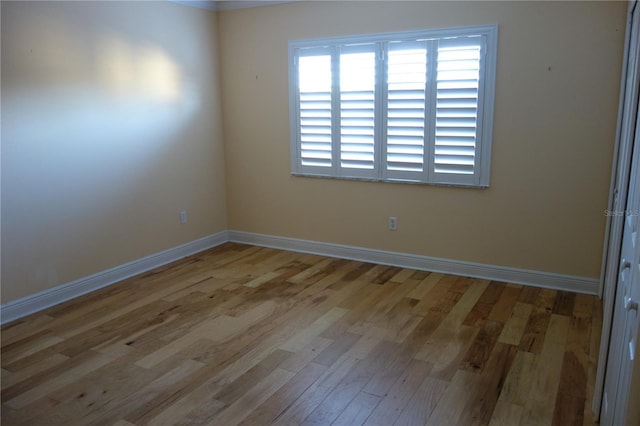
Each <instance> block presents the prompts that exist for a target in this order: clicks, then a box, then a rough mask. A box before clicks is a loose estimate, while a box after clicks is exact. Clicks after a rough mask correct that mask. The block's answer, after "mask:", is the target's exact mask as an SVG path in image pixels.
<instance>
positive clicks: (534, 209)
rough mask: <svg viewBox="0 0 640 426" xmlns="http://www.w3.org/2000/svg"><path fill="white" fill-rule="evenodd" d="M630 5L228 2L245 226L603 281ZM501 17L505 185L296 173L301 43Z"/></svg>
mask: <svg viewBox="0 0 640 426" xmlns="http://www.w3.org/2000/svg"><path fill="white" fill-rule="evenodd" d="M625 12H626V3H624V2H604V3H598V2H566V3H558V2H503V1H500V2H482V1H477V2H468V3H467V2H454V1H447V2H441V3H439V2H430V1H429V2H406V3H405V2H397V1H393V2H371V3H368V2H302V3H294V4H284V5H275V6H268V7H260V8H253V9H242V10H233V11H225V12H222V13H220V14H219V17H218V24H219V34H220V52H221V66H222V68H221V69H222V87H223V90H222V94H223V105H224V126H223V127H224V139H225V150H226V158H227V163H226V165H227V193H228V198H227V202H228V216H229V227H230V229H236V230H242V231H249V232H258V233H264V234H273V235H279V236H286V237H295V238H303V239H309V240H317V241H325V242H330V243H339V244H348V245H354V246H363V247H368V248H374V249H383V250H392V251H399V252H405V253H413V254H419V255H426V256H435V257H442V258H450V259H457V260H463V261H472V262H481V263H487V264H494V265H503V266H511V267H518V268H526V269H533V270H539V271H546V272H553V273H561V274H570V275H577V276H584V277H591V278H597V277H598V276H599V273H600V263H601V253H602V244H603V234H604V226H605V217H604V213H603V210H604V209H605V208H606V206H607V197H608V186H609V178H610V171H611V167H610V166H611V156H612V149H613V145H614V139H615V126H616V116H617V106H618V94H619V84H620V68H621V61H622V46H623V41H624V33H625ZM492 23H497V24H498V25H499V42H498V43H499V50H498V69H497V84H496V86H497V88H496V102H495V104H496V106H495V125H494V141H493V155H492V170H491V187H490V188H489V189H487V190H478V189H461V188H445V187H434V186H417V185H402V184H383V183H369V182H354V181H340V180H329V179H313V178H301V177H292V176H291V175H290V165H289V116H288V89H287V41H288V40H293V39H304V38H312V37H327V36H337V35H350V34H361V33H369V32H385V31H401V30H415V29H424V28H439V27H450V26H462V25H476V24H492ZM391 215H393V216H397V217H398V226H399V229H398V231H396V232H392V231H389V230H387V218H388V216H391Z"/></svg>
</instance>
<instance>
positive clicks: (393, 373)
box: [1, 243, 602, 426]
mask: <svg viewBox="0 0 640 426" xmlns="http://www.w3.org/2000/svg"><path fill="white" fill-rule="evenodd" d="M601 324H602V306H601V304H600V301H599V300H598V299H597V298H596V297H593V296H585V295H577V294H572V293H568V292H563V291H555V290H548V289H537V288H532V287H525V286H521V285H516V284H511V283H503V282H494V281H492V282H489V281H487V280H479V279H473V278H468V277H459V276H453V275H447V274H442V273H429V272H425V271H416V270H411V269H403V268H397V267H392V266H385V265H374V264H369V263H364V262H357V261H349V260H344V259H334V258H327V257H323V256H317V255H312V254H301V253H293V252H286V251H282V250H275V249H269V248H260V247H253V246H248V245H242V244H235V243H228V244H224V245H222V246H218V247H216V248H213V249H210V250H207V251H204V252H202V253H199V254H197V255H194V256H190V257H188V258H185V259H183V260H180V261H178V262H174V263H173V264H170V265H166V266H163V267H161V268H158V269H156V270H153V271H150V272H147V273H144V274H142V275H139V276H136V277H133V278H130V279H127V280H125V281H123V282H121V283H119V284H116V285H113V286H110V287H108V288H105V289H102V290H99V291H96V292H94V293H91V294H88V295H85V296H82V297H79V298H77V299H74V300H71V301H69V302H67V303H65V304H61V305H58V306H55V307H52V308H50V309H48V310H46V311H43V312H39V313H36V314H33V315H31V316H28V317H25V318H23V319H21V320H18V321H15V322H13V323H10V324H7V325H5V326H3V327H2V336H1V337H2V347H1V353H2V369H1V373H2V375H1V385H2V386H1V387H2V391H1V399H2V419H1V420H2V424H3V425H29V426H31V425H47V426H48V425H71V424H78V425H80V424H82V425H129V426H131V425H134V426H139V425H200V424H209V425H221V426H227V425H236V424H242V425H245V426H253V425H268V424H280V425H291V424H296V425H298V424H300V425H330V424H334V425H361V424H366V425H399V426H413V425H427V424H429V425H438V426H439V425H443V424H445V425H457V424H459V425H476V424H477V425H565V424H590V423H591V422H592V419H593V417H592V416H591V413H590V411H589V405H590V398H591V395H593V383H594V380H595V368H596V363H597V355H598V342H599V338H600V326H601Z"/></svg>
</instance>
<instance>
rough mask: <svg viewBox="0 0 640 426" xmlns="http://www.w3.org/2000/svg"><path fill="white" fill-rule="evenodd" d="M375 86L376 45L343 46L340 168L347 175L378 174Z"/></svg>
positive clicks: (341, 63) (341, 59) (341, 57)
mask: <svg viewBox="0 0 640 426" xmlns="http://www.w3.org/2000/svg"><path fill="white" fill-rule="evenodd" d="M363 50H364V51H363ZM375 89H376V51H375V45H373V44H371V45H364V46H354V47H348V46H347V47H343V48H342V51H341V53H340V167H341V169H342V174H343V175H345V176H367V177H373V176H374V173H375V170H374V165H375V137H374V132H375V104H376V99H375ZM345 169H351V170H345ZM354 169H356V170H354Z"/></svg>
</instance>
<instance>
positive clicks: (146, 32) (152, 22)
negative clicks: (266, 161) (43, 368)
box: [1, 1, 227, 303]
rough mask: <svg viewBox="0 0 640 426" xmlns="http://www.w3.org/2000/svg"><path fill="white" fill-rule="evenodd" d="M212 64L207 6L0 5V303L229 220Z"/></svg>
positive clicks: (212, 31) (213, 33)
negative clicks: (183, 217)
mask: <svg viewBox="0 0 640 426" xmlns="http://www.w3.org/2000/svg"><path fill="white" fill-rule="evenodd" d="M218 74H219V72H218V53H217V28H216V16H215V14H214V13H210V12H206V11H202V10H198V9H191V8H187V7H184V6H180V5H175V4H171V3H167V2H69V3H63V2H43V3H33V2H5V1H3V2H2V129H1V131H2V303H6V302H9V301H11V300H15V299H17V298H20V297H22V296H26V295H29V294H33V293H36V292H38V291H42V290H45V289H48V288H52V287H55V286H57V285H60V284H63V283H66V282H69V281H72V280H74V279H77V278H81V277H85V276H88V275H91V274H94V273H96V272H99V271H102V270H105V269H107V268H111V267H114V266H117V265H121V264H123V263H126V262H129V261H132V260H135V259H139V258H141V257H143V256H146V255H149V254H152V253H156V252H159V251H162V250H165V249H168V248H171V247H175V246H177V245H179V244H183V243H186V242H189V241H193V240H195V239H197V238H200V237H204V236H207V235H210V234H212V233H215V232H217V231H221V230H224V229H226V227H227V223H226V204H225V203H226V195H225V182H224V180H225V175H224V173H225V172H224V153H223V144H222V133H221V104H220V94H219V79H218ZM182 209H186V210H187V212H188V223H187V224H186V225H180V224H179V220H178V217H179V211H180V210H182Z"/></svg>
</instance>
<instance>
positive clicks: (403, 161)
mask: <svg viewBox="0 0 640 426" xmlns="http://www.w3.org/2000/svg"><path fill="white" fill-rule="evenodd" d="M388 46H389V47H388V53H387V123H386V124H387V135H386V136H387V139H386V171H387V174H388V176H390V177H398V178H401V177H405V178H408V177H411V175H412V174H413V175H415V173H419V175H415V179H418V180H419V179H421V176H422V172H423V170H424V163H425V158H424V147H425V99H426V97H427V93H426V78H427V48H426V43H425V42H395V43H389V45H388Z"/></svg>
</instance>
